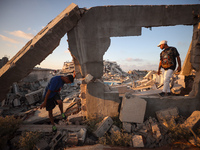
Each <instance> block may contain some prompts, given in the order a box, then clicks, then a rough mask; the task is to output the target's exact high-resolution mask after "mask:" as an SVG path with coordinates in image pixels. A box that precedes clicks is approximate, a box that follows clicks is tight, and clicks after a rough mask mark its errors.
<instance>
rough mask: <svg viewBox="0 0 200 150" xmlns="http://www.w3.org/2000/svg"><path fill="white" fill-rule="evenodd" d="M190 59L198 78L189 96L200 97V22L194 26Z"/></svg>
mask: <svg viewBox="0 0 200 150" xmlns="http://www.w3.org/2000/svg"><path fill="white" fill-rule="evenodd" d="M190 58H191V64H192V68H193V69H195V70H196V77H195V79H194V83H193V87H192V91H191V92H190V94H189V96H192V97H200V22H198V23H197V24H195V25H194V29H193V36H192V50H191V57H190Z"/></svg>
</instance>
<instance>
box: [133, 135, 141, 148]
mask: <svg viewBox="0 0 200 150" xmlns="http://www.w3.org/2000/svg"><path fill="white" fill-rule="evenodd" d="M132 142H133V147H144V143H143V139H142V136H141V135H134V136H133V137H132Z"/></svg>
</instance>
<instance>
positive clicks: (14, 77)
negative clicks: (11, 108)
mask: <svg viewBox="0 0 200 150" xmlns="http://www.w3.org/2000/svg"><path fill="white" fill-rule="evenodd" d="M79 19H80V11H79V8H78V6H77V5H75V4H73V3H72V4H71V5H69V6H68V7H67V8H66V9H65V10H64V11H63V12H62V13H60V14H59V15H58V16H57V17H56V18H55V19H54V20H52V21H51V22H50V23H49V24H48V25H47V26H46V27H44V28H43V29H42V30H41V31H40V32H39V33H38V34H37V35H36V36H35V37H34V38H33V39H32V40H30V41H29V42H28V43H27V44H26V45H25V46H24V47H23V48H22V49H21V50H20V51H19V52H18V53H17V54H16V55H15V56H14V57H13V58H12V59H11V60H10V61H9V62H8V63H7V64H6V65H4V67H2V68H1V70H0V83H1V86H0V101H2V100H3V99H4V98H5V96H6V93H7V92H8V89H9V87H10V85H12V83H13V82H16V81H19V80H20V79H22V78H24V77H25V76H27V75H28V74H29V73H30V72H31V71H32V69H33V68H34V67H35V66H36V65H37V64H39V63H40V62H42V61H43V60H44V59H45V58H46V57H47V56H48V55H49V54H51V53H52V51H53V50H54V49H55V48H56V47H57V46H58V45H59V42H60V39H61V38H62V37H63V36H64V35H65V34H66V33H67V32H68V31H70V30H71V29H72V28H73V27H74V26H75V25H76V24H77V22H78V20H79Z"/></svg>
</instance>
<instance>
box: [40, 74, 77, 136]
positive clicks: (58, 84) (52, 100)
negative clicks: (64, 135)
mask: <svg viewBox="0 0 200 150" xmlns="http://www.w3.org/2000/svg"><path fill="white" fill-rule="evenodd" d="M74 77H75V74H74V76H72V75H67V76H54V77H53V78H51V80H50V82H49V83H48V85H47V87H46V88H45V93H44V102H43V103H42V104H41V106H40V109H42V108H43V107H46V110H47V111H48V112H49V119H50V121H51V124H52V125H53V127H52V130H53V131H54V132H55V131H57V128H56V126H55V124H54V119H53V109H54V108H55V106H56V105H57V104H58V106H59V108H60V112H61V115H62V118H63V119H66V116H65V114H64V113H63V101H62V100H61V98H60V94H59V92H60V90H61V88H62V87H63V85H64V84H65V83H67V84H68V83H69V84H70V83H73V82H74Z"/></svg>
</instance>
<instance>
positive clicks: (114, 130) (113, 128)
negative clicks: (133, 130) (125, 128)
mask: <svg viewBox="0 0 200 150" xmlns="http://www.w3.org/2000/svg"><path fill="white" fill-rule="evenodd" d="M116 131H120V129H119V127H117V126H116V125H112V126H111V128H110V129H109V131H108V132H110V134H111V135H112V134H114V132H116Z"/></svg>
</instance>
